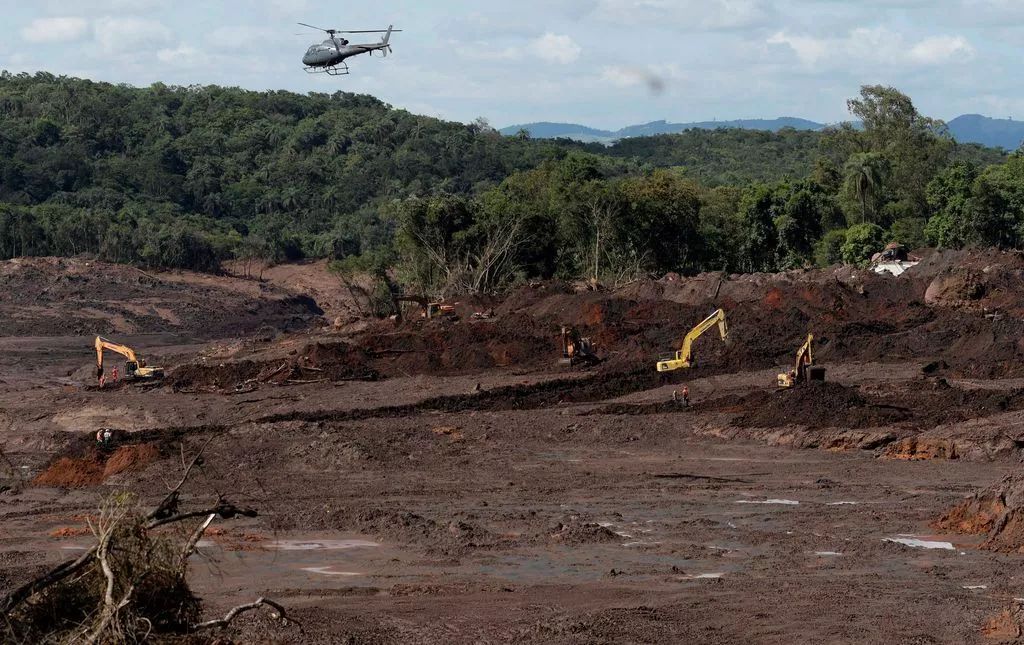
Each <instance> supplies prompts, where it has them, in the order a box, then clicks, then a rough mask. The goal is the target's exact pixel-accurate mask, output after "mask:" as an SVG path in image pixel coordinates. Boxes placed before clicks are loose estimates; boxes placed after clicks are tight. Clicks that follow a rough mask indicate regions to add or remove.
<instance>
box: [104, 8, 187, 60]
mask: <svg viewBox="0 0 1024 645" xmlns="http://www.w3.org/2000/svg"><path fill="white" fill-rule="evenodd" d="M95 30H96V42H97V43H98V44H99V46H100V48H101V49H102V50H103V51H104V52H105V53H108V54H112V53H116V52H121V51H124V50H126V49H132V48H135V47H139V46H143V45H148V46H153V45H163V44H166V43H169V42H171V40H172V39H173V34H172V33H171V30H170V29H168V28H167V27H165V26H164V25H163V24H161V23H159V22H157V21H155V20H149V19H147V18H132V17H121V18H115V17H112V16H107V17H104V18H99V19H97V20H96V22H95Z"/></svg>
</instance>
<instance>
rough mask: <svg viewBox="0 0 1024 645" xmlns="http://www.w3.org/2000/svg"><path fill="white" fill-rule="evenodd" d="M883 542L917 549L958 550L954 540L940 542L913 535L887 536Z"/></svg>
mask: <svg viewBox="0 0 1024 645" xmlns="http://www.w3.org/2000/svg"><path fill="white" fill-rule="evenodd" d="M882 541H883V542H895V543H896V544H902V545H904V546H909V547H913V548H915V549H941V550H943V551H956V547H955V546H953V543H952V542H938V541H935V540H921V539H919V538H912V537H898V538H885V539H884V540H882Z"/></svg>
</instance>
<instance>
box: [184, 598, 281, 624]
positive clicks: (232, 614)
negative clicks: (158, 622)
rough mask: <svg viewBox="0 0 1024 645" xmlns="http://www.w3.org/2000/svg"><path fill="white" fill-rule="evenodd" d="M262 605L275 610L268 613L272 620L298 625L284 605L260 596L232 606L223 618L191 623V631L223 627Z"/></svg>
mask: <svg viewBox="0 0 1024 645" xmlns="http://www.w3.org/2000/svg"><path fill="white" fill-rule="evenodd" d="M264 605H266V606H267V607H271V608H273V609H274V610H275V611H272V612H271V613H270V617H271V618H273V619H274V620H281V621H283V622H284V624H288V623H289V622H292V623H295V624H296V625H299V622H298V621H297V620H295V619H294V618H289V617H288V614H287V612H286V611H285V609H284V607H282V606H281V605H280V604H278V603H277V602H275V601H273V600H270V599H269V598H262V597H260V598H257V599H256V600H255V601H254V602H251V603H249V604H247V605H239V606H237V607H234V608H232V609H231V611H229V612H228V613H227V614H225V615H224V617H223V618H217V619H214V620H208V621H206V622H205V623H198V624H196V625H192V627H191V629H192V631H196V632H197V631H200V630H204V629H214V628H217V627H219V628H224V627H227V626H228V625H230V624H231V621H233V620H234V619H235V618H237V617H238V616H239V614H243V613H245V612H247V611H252V610H253V609H259V608H260V607H262V606H264Z"/></svg>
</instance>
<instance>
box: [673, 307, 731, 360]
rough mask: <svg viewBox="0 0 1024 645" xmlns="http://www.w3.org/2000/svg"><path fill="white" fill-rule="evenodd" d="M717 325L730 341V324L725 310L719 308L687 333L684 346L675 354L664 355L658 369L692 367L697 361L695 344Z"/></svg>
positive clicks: (720, 332) (724, 337)
mask: <svg viewBox="0 0 1024 645" xmlns="http://www.w3.org/2000/svg"><path fill="white" fill-rule="evenodd" d="M715 325H718V333H719V334H721V336H722V340H723V341H728V339H729V326H728V324H727V323H726V321H725V312H724V311H723V310H721V309H719V310H717V311H716V312H715V313H713V314H711V315H710V316H708V317H707V318H705V319H704V320H703V321H701V322H700V324H698V325H697V326H696V327H694V328H693V329H691V330H690V333H688V334H686V337H685V338H684V339H683V346H682V347H681V348H680V349H679V351H678V352H676V353H675V355H674V356H668V357H663V358H662V359H661V360H660V361H658V371H659V372H673V371H675V370H680V369H690V368H691V367H693V366H694V365H696V361H695V360H694V358H693V344H694V343H695V342H696V341H697V339H698V338H700V337H701V336H703V335H704V333H705V332H706V331H708V330H709V329H711V328H712V327H714V326H715Z"/></svg>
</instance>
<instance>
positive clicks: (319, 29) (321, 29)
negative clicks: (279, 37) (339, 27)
mask: <svg viewBox="0 0 1024 645" xmlns="http://www.w3.org/2000/svg"><path fill="white" fill-rule="evenodd" d="M299 24H300V25H302V26H303V27H309V28H310V29H316V30H317V31H331V30H330V29H323V28H322V27H314V26H313V25H307V24H306V23H304V22H300V23H299Z"/></svg>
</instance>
